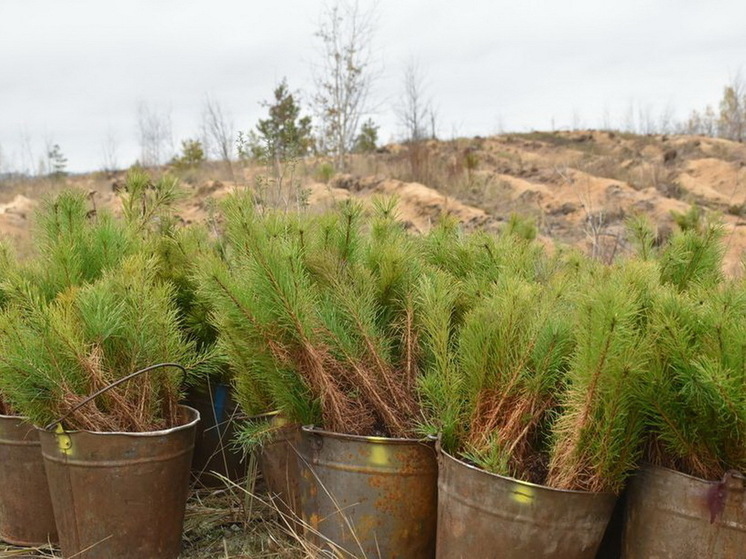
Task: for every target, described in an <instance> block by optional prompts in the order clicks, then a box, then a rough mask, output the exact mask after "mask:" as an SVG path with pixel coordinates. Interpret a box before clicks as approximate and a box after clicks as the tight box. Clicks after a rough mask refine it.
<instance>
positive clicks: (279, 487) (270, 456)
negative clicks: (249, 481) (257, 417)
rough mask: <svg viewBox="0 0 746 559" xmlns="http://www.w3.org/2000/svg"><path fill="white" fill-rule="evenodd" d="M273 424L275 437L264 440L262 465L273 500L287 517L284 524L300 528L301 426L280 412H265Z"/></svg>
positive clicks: (260, 465) (271, 424)
mask: <svg viewBox="0 0 746 559" xmlns="http://www.w3.org/2000/svg"><path fill="white" fill-rule="evenodd" d="M265 417H266V418H267V420H268V421H269V422H270V426H271V427H272V433H273V435H272V440H271V441H269V442H268V443H266V444H264V446H263V447H262V451H261V454H260V457H259V468H260V470H261V472H262V477H263V478H264V481H265V483H266V484H267V493H268V494H269V497H270V500H271V501H272V503H273V504H274V505H275V506H276V507H277V509H278V510H279V512H280V514H282V515H283V517H284V524H286V525H288V526H289V527H291V528H292V529H293V531H295V532H297V531H298V530H299V524H298V523H297V521H298V520H299V519H300V518H301V515H302V511H301V506H300V466H299V463H298V453H299V446H300V426H299V425H298V424H295V423H288V422H287V421H286V420H285V418H284V417H283V416H282V415H281V414H279V413H278V412H274V413H271V414H267V415H266V416H265Z"/></svg>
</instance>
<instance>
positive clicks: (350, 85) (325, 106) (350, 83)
mask: <svg viewBox="0 0 746 559" xmlns="http://www.w3.org/2000/svg"><path fill="white" fill-rule="evenodd" d="M374 15H375V14H374V12H373V11H363V10H361V9H360V6H359V5H358V2H357V1H341V2H339V3H336V4H334V5H332V6H330V7H326V8H325V9H324V10H323V12H322V15H321V20H320V23H319V27H318V30H317V31H316V37H317V38H318V39H319V40H320V42H321V63H320V64H318V65H316V66H314V67H313V77H314V84H315V87H316V92H315V95H314V96H313V99H312V101H313V105H314V109H315V111H316V114H317V117H318V122H319V124H320V137H319V145H320V146H321V147H322V149H323V150H324V151H327V152H329V153H331V154H332V155H333V156H334V158H335V162H336V165H337V167H338V168H340V169H342V168H344V167H345V166H346V156H347V154H348V153H349V152H350V151H352V149H353V148H354V145H355V139H356V137H357V133H358V128H359V126H360V121H361V118H362V117H363V115H364V114H365V113H366V111H367V109H368V101H369V96H370V92H371V88H372V84H373V80H374V78H375V77H376V76H375V72H374V71H373V67H372V52H371V46H372V41H373V31H374V23H375V21H374Z"/></svg>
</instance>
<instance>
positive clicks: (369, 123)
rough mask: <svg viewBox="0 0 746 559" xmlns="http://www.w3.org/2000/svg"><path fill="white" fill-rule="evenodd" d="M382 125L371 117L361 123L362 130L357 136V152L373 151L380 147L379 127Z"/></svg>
mask: <svg viewBox="0 0 746 559" xmlns="http://www.w3.org/2000/svg"><path fill="white" fill-rule="evenodd" d="M379 128H380V127H379V126H378V125H377V124H376V123H375V122H373V119H372V118H369V119H368V120H366V121H365V122H363V123H362V124H361V125H360V132H359V133H358V135H357V138H355V149H354V151H355V152H357V153H373V152H374V151H376V148H377V147H378V129H379Z"/></svg>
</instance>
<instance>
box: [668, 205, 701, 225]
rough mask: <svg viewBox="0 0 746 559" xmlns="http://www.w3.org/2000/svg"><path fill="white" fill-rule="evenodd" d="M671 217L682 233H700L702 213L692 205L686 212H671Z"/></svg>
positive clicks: (697, 207) (696, 206)
mask: <svg viewBox="0 0 746 559" xmlns="http://www.w3.org/2000/svg"><path fill="white" fill-rule="evenodd" d="M671 217H672V218H673V220H674V222H676V225H678V226H679V229H681V230H682V231H700V230H701V229H702V223H703V217H704V216H703V211H702V208H700V207H699V206H698V205H697V204H693V205H692V207H690V208H689V209H688V210H687V211H686V212H683V213H682V212H677V211H671Z"/></svg>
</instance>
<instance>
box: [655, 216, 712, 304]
mask: <svg viewBox="0 0 746 559" xmlns="http://www.w3.org/2000/svg"><path fill="white" fill-rule="evenodd" d="M722 238H723V229H722V227H721V226H720V225H718V224H710V225H707V226H706V228H704V229H685V230H682V231H681V232H678V233H676V234H674V235H673V236H672V237H671V239H670V240H669V242H668V244H667V245H666V247H665V248H664V249H663V251H662V253H661V255H660V265H661V280H662V282H663V283H670V284H672V285H674V286H676V287H677V288H678V289H681V290H683V289H688V288H689V287H690V286H692V285H703V286H704V285H710V286H713V285H716V284H717V283H719V282H720V280H721V279H722V265H723V254H724V247H723V244H722Z"/></svg>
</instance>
